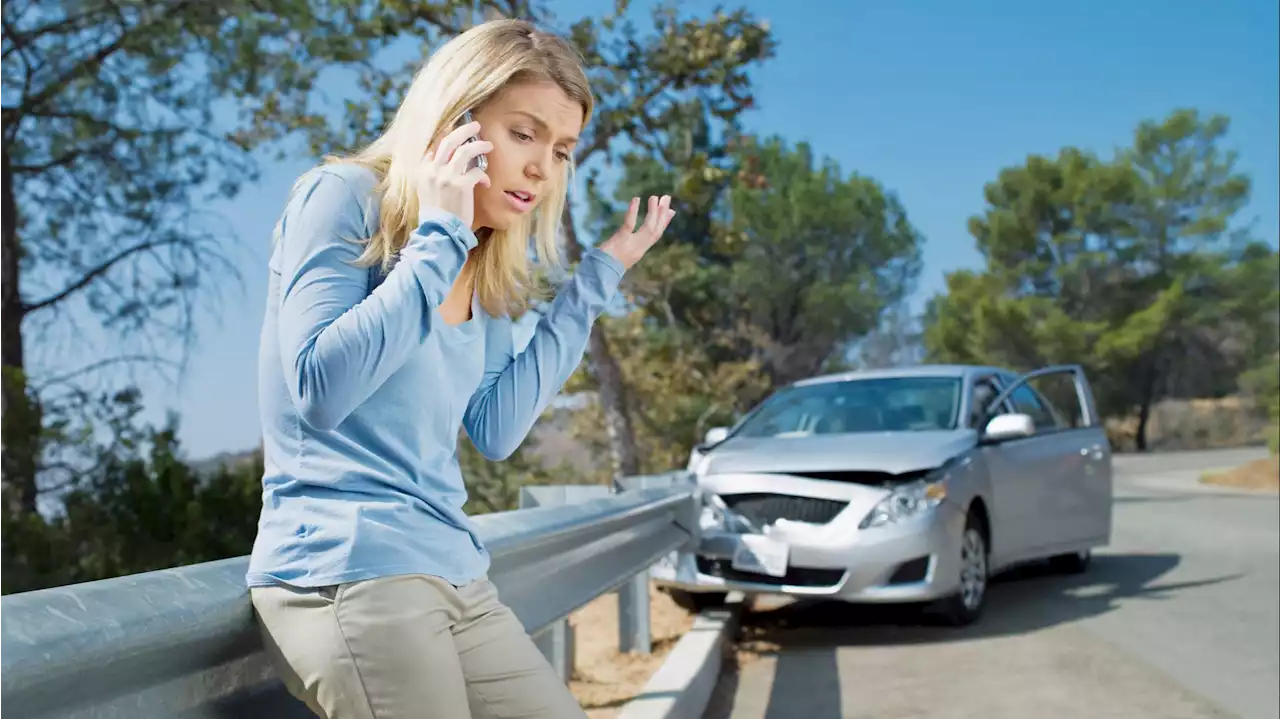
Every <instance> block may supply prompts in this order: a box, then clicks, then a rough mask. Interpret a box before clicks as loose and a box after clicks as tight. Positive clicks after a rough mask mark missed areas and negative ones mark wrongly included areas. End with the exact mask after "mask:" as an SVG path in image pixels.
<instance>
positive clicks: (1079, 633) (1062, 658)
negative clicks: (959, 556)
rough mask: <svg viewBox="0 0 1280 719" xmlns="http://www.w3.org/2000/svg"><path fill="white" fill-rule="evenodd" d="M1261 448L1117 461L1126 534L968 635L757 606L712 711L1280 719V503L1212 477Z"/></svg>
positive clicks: (1011, 600)
mask: <svg viewBox="0 0 1280 719" xmlns="http://www.w3.org/2000/svg"><path fill="white" fill-rule="evenodd" d="M1261 456H1265V455H1264V452H1262V451H1257V450H1231V451H1222V452H1196V453H1178V454H1162V455H1151V456H1143V457H1117V458H1116V475H1117V476H1116V487H1115V501H1116V504H1115V515H1114V534H1113V543H1112V545H1111V546H1110V547H1109V548H1107V549H1106V550H1104V551H1102V552H1099V553H1097V554H1096V555H1095V558H1094V563H1093V566H1092V567H1091V568H1090V570H1089V572H1088V573H1087V574H1084V575H1081V576H1076V577H1064V576H1058V575H1054V574H1052V573H1049V572H1048V571H1047V570H1044V569H1040V568H1028V569H1025V570H1017V571H1015V572H1014V573H1012V574H1010V575H1008V576H1006V577H1004V578H1001V579H998V580H996V582H995V583H993V585H992V587H991V594H990V595H989V600H988V601H989V602H990V603H989V605H988V611H987V614H986V616H985V617H984V618H983V620H982V621H981V622H980V623H979V624H977V625H974V626H971V627H967V628H964V629H959V630H956V629H947V628H944V627H937V626H931V625H930V624H929V623H928V622H927V621H922V619H921V617H920V615H919V613H918V612H913V611H908V610H904V609H899V608H879V607H852V606H849V605H843V604H835V603H807V602H794V603H786V604H783V605H781V606H775V607H773V608H764V609H760V608H757V609H756V610H754V611H752V612H749V613H748V614H747V615H746V616H745V617H744V619H743V631H742V635H743V638H744V641H743V642H742V643H741V644H740V648H741V649H742V651H740V652H739V659H738V661H737V663H736V664H737V666H736V668H732V667H731V668H730V669H729V670H727V671H726V673H725V675H724V676H723V677H722V679H721V683H720V686H719V687H718V688H717V696H716V697H715V699H713V702H712V706H711V708H710V709H709V710H708V713H707V717H706V719H726V718H729V719H761V718H765V719H778V718H781V717H787V718H790V717H797V718H800V719H827V718H829V717H830V718H834V717H839V718H842V719H843V718H851V717H858V718H862V717H866V718H868V719H869V718H871V717H875V718H876V719H890V718H895V719H899V718H906V717H983V718H984V719H1004V718H1006V717H1007V718H1009V719H1013V718H1015V717H1016V718H1017V719H1023V718H1024V717H1073V718H1074V717H1084V716H1088V717H1116V718H1117V719H1119V718H1121V717H1124V718H1125V719H1141V718H1144V717H1153V718H1154V717H1160V718H1161V719H1177V718H1182V717H1186V718H1188V719H1193V718H1194V719H1199V718H1205V717H1242V718H1244V719H1254V718H1255V717H1256V718H1258V719H1274V718H1275V717H1277V716H1278V715H1280V502H1278V501H1277V497H1276V495H1275V494H1256V493H1252V494H1251V493H1244V492H1240V491H1232V490H1221V489H1213V488H1209V487H1206V486H1204V485H1201V484H1199V483H1198V482H1197V478H1198V477H1199V475H1200V473H1201V472H1203V471H1204V470H1206V469H1212V468H1219V467H1223V468H1225V467H1229V466H1234V465H1237V464H1242V463H1244V462H1246V461H1249V460H1251V459H1255V458H1258V457H1261Z"/></svg>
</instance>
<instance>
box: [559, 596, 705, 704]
mask: <svg viewBox="0 0 1280 719" xmlns="http://www.w3.org/2000/svg"><path fill="white" fill-rule="evenodd" d="M649 612H650V614H649V617H650V618H649V621H650V629H651V632H652V637H653V653H652V654H647V655H646V654H621V653H619V652H618V595H617V594H616V593H613V592H610V593H609V594H606V595H604V596H603V597H600V598H598V599H596V600H595V601H593V602H591V603H590V604H588V605H586V606H585V607H582V608H581V609H579V610H578V611H576V612H574V613H573V614H571V615H570V616H569V623H570V624H572V625H573V628H574V632H575V633H576V635H577V645H576V651H577V656H576V661H575V665H576V668H575V670H574V673H573V679H572V680H571V681H570V682H569V689H570V690H571V691H572V692H573V695H574V696H575V697H577V698H578V701H579V702H581V703H582V707H583V709H585V710H586V711H587V716H588V717H589V718H590V719H612V717H615V716H617V714H618V712H619V711H621V709H622V707H623V705H625V704H626V703H627V702H628V701H630V700H631V699H632V698H634V697H635V696H636V695H637V694H639V693H640V691H641V690H642V689H644V685H645V684H646V683H648V681H649V677H651V676H653V673H654V672H656V671H658V667H660V666H662V662H663V661H664V660H665V659H666V657H667V654H669V653H670V652H671V648H672V647H674V646H675V644H676V642H677V641H679V639H680V637H681V636H682V635H683V634H684V633H685V632H686V631H688V630H689V627H691V626H693V616H692V615H690V614H689V613H688V612H686V611H685V610H683V609H681V608H680V607H677V606H676V605H675V603H674V602H672V601H671V597H669V596H667V595H666V594H665V593H663V592H659V591H658V590H657V589H656V588H654V587H653V585H652V584H651V585H650V586H649Z"/></svg>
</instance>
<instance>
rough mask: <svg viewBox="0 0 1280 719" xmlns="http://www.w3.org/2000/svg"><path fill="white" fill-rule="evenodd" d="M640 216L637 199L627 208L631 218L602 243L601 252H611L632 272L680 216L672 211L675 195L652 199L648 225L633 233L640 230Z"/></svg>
mask: <svg viewBox="0 0 1280 719" xmlns="http://www.w3.org/2000/svg"><path fill="white" fill-rule="evenodd" d="M639 214H640V198H639V197H633V198H631V206H630V207H629V208H627V219H626V220H625V221H624V222H623V223H622V227H619V228H618V231H617V232H615V233H613V236H612V237H610V238H609V239H607V240H605V241H604V242H603V243H601V244H600V249H602V250H604V251H605V252H608V253H609V254H610V255H611V256H612V257H613V258H614V259H615V260H617V261H618V262H620V263H622V266H623V267H625V268H627V269H631V266H632V265H634V264H635V263H637V262H639V261H640V258H641V257H644V253H646V252H648V251H649V248H650V247H653V246H654V245H655V244H657V242H658V240H660V239H662V233H663V232H664V231H666V229H667V225H668V224H670V222H671V218H673V217H675V216H676V211H675V210H673V209H671V195H663V196H662V197H661V198H657V197H652V196H650V197H649V211H648V212H647V213H646V214H645V218H644V224H643V225H641V226H640V227H638V228H636V229H635V230H632V228H635V227H636V220H637V219H639Z"/></svg>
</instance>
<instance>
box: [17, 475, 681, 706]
mask: <svg viewBox="0 0 1280 719" xmlns="http://www.w3.org/2000/svg"><path fill="white" fill-rule="evenodd" d="M652 484H653V483H648V486H646V483H640V486H637V488H635V489H627V490H626V491H621V492H619V493H617V494H611V495H609V496H607V497H604V498H601V499H592V500H588V501H583V502H579V503H574V504H562V505H559V506H542V507H536V508H530V509H519V510H515V511H511V512H500V513H496V514H488V515H482V516H479V517H477V518H476V521H477V523H478V524H479V526H480V530H481V536H482V538H483V540H484V542H485V544H486V546H487V547H488V549H489V551H490V553H491V555H492V565H491V568H490V572H489V578H490V579H491V580H492V581H493V582H494V584H495V585H496V586H497V587H498V590H499V592H500V595H501V597H502V599H503V601H504V602H505V603H506V604H508V605H509V606H510V607H511V608H512V610H513V611H514V612H515V613H516V615H517V616H518V617H519V618H520V620H521V621H522V622H523V623H524V626H525V629H526V630H527V631H528V632H529V633H530V634H533V635H537V634H538V633H539V632H541V631H543V630H544V629H547V628H549V627H552V625H553V624H555V623H557V622H559V621H560V620H562V619H564V618H565V617H567V616H568V615H569V613H570V612H572V611H573V610H575V609H577V608H578V607H581V606H582V605H584V604H586V603H587V602H589V601H591V600H592V599H594V598H596V597H598V596H600V595H602V594H604V593H606V592H609V591H612V590H615V589H618V588H619V587H621V586H622V585H624V584H625V583H627V582H628V580H631V579H632V578H633V577H635V576H636V575H638V574H642V573H643V572H645V571H646V570H647V568H648V567H649V566H651V565H652V564H653V563H654V562H655V561H657V560H658V559H659V558H660V557H662V556H663V555H665V554H667V553H668V552H671V551H673V550H676V549H679V548H681V547H684V546H689V543H690V542H693V541H696V535H697V527H698V524H697V501H696V499H695V495H694V491H693V488H692V486H691V485H685V484H683V483H679V482H667V486H665V487H662V486H652ZM247 564H248V558H247V557H238V558H234V559H226V560H221V561H216V562H208V563H205V564H197V565H192V566H187V567H178V568H175V569H167V570H160V571H154V572H147V573H144V574H137V575H132V576H127V577H117V578H113V579H106V580H102V581H97V582H88V583H84V584H77V585H71V586H66V587H56V588H51V589H43V590H39V591H34V592H25V593H21V594H14V595H10V596H6V597H4V598H3V599H2V600H0V619H2V623H3V632H2V634H3V643H2V645H0V650H2V651H0V666H2V669H3V678H2V687H3V707H2V708H3V712H4V713H5V714H6V715H7V716H10V717H23V718H24V719H43V718H45V717H113V718H114V717H119V718H120V719H126V718H127V719H144V718H146V717H191V718H193V719H194V718H197V717H199V718H203V717H210V718H212V717H247V718H252V717H281V718H286V719H287V718H288V717H309V716H311V714H310V712H309V711H308V710H307V709H306V707H305V706H303V705H302V703H300V702H298V701H296V700H295V699H293V698H292V697H291V696H289V695H288V693H287V692H286V691H285V689H284V687H283V685H282V684H281V682H280V681H279V679H278V678H277V677H276V676H275V673H274V672H273V671H272V670H271V668H270V666H269V665H268V663H267V660H266V657H265V655H264V654H263V653H262V647H261V642H260V639H259V636H258V632H257V628H256V626H255V624H254V618H253V610H252V607H251V605H250V603H249V596H248V592H247V590H246V589H245V586H244V575H245V570H246V567H247ZM11 712H12V713H11Z"/></svg>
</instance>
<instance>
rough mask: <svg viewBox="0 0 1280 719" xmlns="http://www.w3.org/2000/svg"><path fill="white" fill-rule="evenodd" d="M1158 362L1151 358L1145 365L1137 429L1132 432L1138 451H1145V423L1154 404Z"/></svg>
mask: <svg viewBox="0 0 1280 719" xmlns="http://www.w3.org/2000/svg"><path fill="white" fill-rule="evenodd" d="M1158 364H1159V363H1158V362H1157V361H1155V360H1152V361H1151V362H1150V363H1148V365H1147V367H1146V372H1145V376H1143V377H1142V378H1141V381H1142V396H1141V397H1140V398H1139V405H1138V429H1137V431H1136V432H1135V433H1134V438H1133V443H1134V445H1135V449H1137V450H1138V451H1139V452H1145V451H1147V424H1148V423H1149V422H1150V421H1151V409H1152V405H1154V404H1155V396H1156V382H1157V380H1158V379H1159V373H1158Z"/></svg>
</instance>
